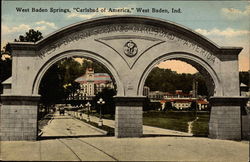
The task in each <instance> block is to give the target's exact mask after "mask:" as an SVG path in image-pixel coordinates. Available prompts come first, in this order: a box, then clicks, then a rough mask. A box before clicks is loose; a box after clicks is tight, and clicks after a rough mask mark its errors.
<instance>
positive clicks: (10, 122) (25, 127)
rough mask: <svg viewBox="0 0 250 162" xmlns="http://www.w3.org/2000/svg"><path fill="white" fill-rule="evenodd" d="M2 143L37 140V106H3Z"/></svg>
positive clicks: (0, 108) (0, 120)
mask: <svg viewBox="0 0 250 162" xmlns="http://www.w3.org/2000/svg"><path fill="white" fill-rule="evenodd" d="M0 112H1V116H0V117H1V119H0V123H1V131H0V135H1V141H18V140H36V138H37V106H36V105H1V106H0Z"/></svg>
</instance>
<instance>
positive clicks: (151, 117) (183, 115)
mask: <svg viewBox="0 0 250 162" xmlns="http://www.w3.org/2000/svg"><path fill="white" fill-rule="evenodd" d="M197 116H198V117H199V119H198V120H196V121H195V122H194V123H193V129H192V133H193V134H194V136H207V135H208V120H209V113H203V112H197ZM195 117H196V114H195V113H194V112H156V111H153V112H152V111H151V112H144V113H143V124H144V125H149V126H154V127H159V128H165V129H171V130H176V131H182V132H188V122H190V121H193V120H194V119H195Z"/></svg>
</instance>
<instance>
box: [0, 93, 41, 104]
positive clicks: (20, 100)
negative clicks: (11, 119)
mask: <svg viewBox="0 0 250 162" xmlns="http://www.w3.org/2000/svg"><path fill="white" fill-rule="evenodd" d="M40 97H41V96H40V95H37V96H21V95H1V96H0V98H1V101H2V104H3V105H37V104H38V102H39V100H40Z"/></svg>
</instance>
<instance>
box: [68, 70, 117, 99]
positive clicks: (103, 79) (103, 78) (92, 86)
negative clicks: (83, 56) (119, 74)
mask: <svg viewBox="0 0 250 162" xmlns="http://www.w3.org/2000/svg"><path fill="white" fill-rule="evenodd" d="M75 82H77V83H79V84H80V89H78V90H77V93H75V94H74V96H73V97H71V98H70V99H92V98H93V97H94V96H95V95H96V94H97V93H99V92H102V90H103V89H104V88H114V85H113V82H112V80H111V77H110V76H109V75H108V74H107V73H95V72H94V69H93V68H87V69H86V72H85V74H84V75H82V76H80V77H78V78H76V79H75Z"/></svg>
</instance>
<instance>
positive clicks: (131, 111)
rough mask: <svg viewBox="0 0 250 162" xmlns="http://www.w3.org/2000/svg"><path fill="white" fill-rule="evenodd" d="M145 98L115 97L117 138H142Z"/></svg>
mask: <svg viewBox="0 0 250 162" xmlns="http://www.w3.org/2000/svg"><path fill="white" fill-rule="evenodd" d="M144 99H145V98H144V97H115V100H116V114H115V136H116V137H118V138H122V137H141V136H142V134H143V130H142V104H143V101H144Z"/></svg>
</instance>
